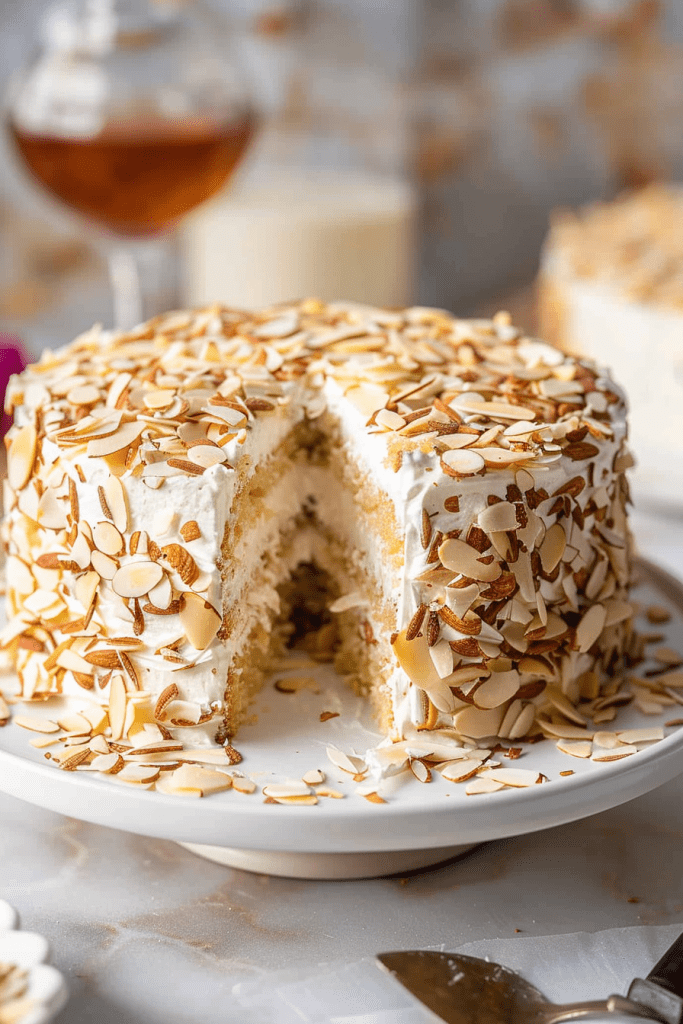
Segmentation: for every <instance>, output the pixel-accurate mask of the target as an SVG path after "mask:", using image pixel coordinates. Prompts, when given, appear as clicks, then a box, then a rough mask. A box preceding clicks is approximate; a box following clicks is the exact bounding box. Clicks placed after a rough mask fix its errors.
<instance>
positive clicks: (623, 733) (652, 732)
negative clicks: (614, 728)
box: [617, 725, 664, 743]
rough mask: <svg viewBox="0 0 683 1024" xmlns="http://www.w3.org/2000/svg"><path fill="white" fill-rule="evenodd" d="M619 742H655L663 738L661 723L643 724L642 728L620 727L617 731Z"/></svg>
mask: <svg viewBox="0 0 683 1024" xmlns="http://www.w3.org/2000/svg"><path fill="white" fill-rule="evenodd" d="M617 736H618V737H619V740H620V742H621V743H655V742H657V741H658V740H663V739H664V729H663V728H662V726H661V725H653V726H649V727H647V726H645V727H644V728H642V729H622V730H620V731H618V732H617Z"/></svg>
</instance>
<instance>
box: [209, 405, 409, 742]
mask: <svg viewBox="0 0 683 1024" xmlns="http://www.w3.org/2000/svg"><path fill="white" fill-rule="evenodd" d="M361 458H362V457H361V454H360V452H359V451H353V449H352V448H351V443H350V439H349V438H347V439H346V445H345V444H344V438H343V433H342V429H341V424H340V423H339V421H338V420H337V419H336V417H335V416H334V415H333V414H331V413H330V412H329V411H328V412H325V413H324V414H322V416H321V417H319V418H318V419H317V420H314V421H302V422H300V423H299V424H298V425H297V426H296V427H295V428H294V429H293V430H292V431H291V432H290V433H288V434H287V435H286V436H285V438H284V439H283V442H282V444H281V445H280V446H279V447H278V448H277V449H276V450H275V451H273V452H272V453H271V454H270V455H269V456H268V457H267V458H266V459H265V460H264V462H263V463H262V464H260V465H258V466H256V467H254V468H253V469H252V467H249V468H245V471H244V473H243V477H242V481H243V482H242V484H241V486H239V485H238V490H237V494H236V497H235V499H234V502H233V505H232V507H231V509H230V513H231V514H230V522H231V524H232V525H231V526H228V527H226V530H225V535H224V539H223V544H222V552H221V553H222V574H223V580H224V587H223V593H224V599H223V627H222V631H221V634H220V635H221V637H222V638H223V639H224V641H225V643H226V644H227V645H228V647H230V648H233V650H234V654H233V655H232V657H231V660H230V668H229V670H228V674H227V678H226V680H225V687H226V689H225V703H224V719H225V721H224V729H223V728H221V730H220V736H221V737H225V736H232V735H234V733H235V732H236V731H237V728H238V727H239V725H240V724H241V722H242V721H243V720H244V718H245V717H246V716H247V713H248V709H249V705H250V702H251V701H252V700H253V698H254V696H255V695H256V693H257V692H258V691H259V689H260V687H261V686H262V684H263V680H264V678H265V676H266V675H267V674H268V672H269V671H270V670H271V669H272V666H273V656H275V657H276V658H278V657H279V656H281V655H282V654H283V653H284V651H285V649H286V648H287V647H292V646H295V647H300V648H302V649H304V650H306V651H307V652H308V653H309V654H310V655H311V656H312V657H313V658H314V659H315V660H321V661H333V660H334V662H335V666H336V668H337V669H338V671H339V673H340V674H341V675H342V676H344V677H346V678H347V681H348V682H349V683H350V684H351V685H353V687H354V688H355V689H356V691H357V692H359V693H362V694H364V695H368V696H370V697H371V699H372V702H373V706H374V709H375V711H376V714H377V716H378V718H379V720H380V724H381V726H382V727H383V728H384V730H385V731H387V730H389V729H390V726H391V721H392V713H391V700H390V698H389V695H388V692H387V681H388V679H389V676H390V675H391V672H392V668H393V665H394V658H393V656H392V652H391V644H390V642H389V640H390V637H391V635H392V632H393V631H394V628H395V623H396V621H397V611H398V601H397V594H398V593H399V588H400V569H401V567H402V565H403V545H402V543H401V532H400V530H399V528H398V524H397V521H396V515H395V511H394V508H393V506H392V504H391V502H390V501H389V500H388V498H387V497H386V495H383V494H382V493H381V492H380V490H379V489H378V487H377V485H376V484H373V482H372V480H371V479H370V476H369V473H368V471H367V469H364V468H363V466H362V462H361ZM236 565H238V566H239V572H240V582H239V583H238V584H237V585H236V581H235V566H236ZM330 607H331V609H332V610H330Z"/></svg>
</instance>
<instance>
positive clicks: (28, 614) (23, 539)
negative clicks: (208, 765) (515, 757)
mask: <svg viewBox="0 0 683 1024" xmlns="http://www.w3.org/2000/svg"><path fill="white" fill-rule="evenodd" d="M7 403H8V409H9V411H10V412H11V413H12V414H13V416H14V426H13V427H12V429H11V431H10V433H9V435H8V438H7V445H8V479H7V485H6V493H5V520H4V527H3V536H4V542H5V546H6V549H7V553H8V563H7V565H8V571H7V607H8V614H9V622H8V625H7V626H6V627H5V629H4V630H3V631H2V635H1V637H0V639H1V641H2V644H3V645H4V647H5V648H6V650H8V651H9V653H10V655H11V657H12V659H13V662H14V664H15V666H16V670H17V673H18V677H19V680H20V684H21V696H22V697H23V698H24V699H26V700H44V699H46V698H47V697H49V696H50V695H53V694H72V695H74V694H75V695H79V696H81V697H82V698H83V700H84V706H85V707H86V709H87V715H88V716H89V717H90V719H93V720H97V721H98V723H99V725H98V726H96V727H99V728H108V727H109V726H110V727H111V735H112V737H113V739H114V740H119V741H120V742H122V743H132V744H134V745H138V746H139V745H142V746H148V747H149V745H150V744H152V745H153V744H155V743H158V742H161V741H163V740H168V739H169V738H175V739H176V740H177V739H178V738H181V739H182V740H183V742H186V743H189V744H191V745H192V746H193V747H197V746H200V745H202V744H212V743H214V742H218V743H222V744H226V743H229V741H230V739H231V738H232V737H233V736H234V734H235V732H236V731H237V729H238V728H239V725H240V722H241V721H243V720H244V718H245V716H246V714H247V711H248V707H249V702H250V701H251V699H252V698H253V696H254V694H255V693H256V692H257V691H258V689H259V688H260V687H261V686H262V684H263V681H264V678H265V677H266V675H267V673H268V671H269V669H270V668H271V667H272V658H273V657H274V656H278V655H279V654H280V653H281V651H282V649H283V647H284V646H286V645H287V644H290V645H291V644H295V643H301V644H303V645H304V646H305V647H306V649H307V650H308V651H309V653H310V654H311V656H312V657H314V658H319V659H323V660H324V659H328V660H331V659H333V658H334V659H335V661H336V665H337V668H338V669H339V671H340V672H341V673H342V674H344V675H345V676H346V677H347V679H348V681H349V683H350V684H351V685H353V686H354V687H355V688H356V689H357V690H358V692H359V693H362V694H366V695H367V696H368V698H369V699H370V700H371V701H372V702H373V705H374V708H375V710H376V714H377V718H378V721H379V723H380V724H381V727H382V729H383V730H384V732H385V733H386V735H387V736H389V737H390V738H392V739H396V740H398V739H401V738H405V737H409V736H411V735H415V733H416V731H423V730H445V731H447V732H448V734H449V735H451V736H453V735H454V734H456V735H457V736H460V737H463V738H466V739H472V740H475V741H476V740H480V739H481V738H484V737H501V738H507V739H510V738H515V739H518V738H522V737H534V736H539V735H541V733H547V734H548V735H553V734H554V732H553V730H554V725H553V723H554V722H556V721H557V716H558V715H559V716H561V717H562V720H563V721H564V722H565V725H566V717H567V716H568V717H569V719H570V720H572V719H573V720H575V721H576V722H577V723H579V724H581V723H583V722H585V720H586V719H585V713H586V712H591V711H594V710H595V708H596V706H597V704H598V702H599V701H600V700H602V699H604V697H605V696H606V695H609V694H611V693H613V692H614V691H615V690H616V689H618V686H619V681H618V680H619V674H620V671H621V669H622V667H623V664H624V662H625V659H626V658H627V657H628V654H629V650H630V647H631V645H632V643H633V633H632V626H631V616H632V608H631V606H630V604H629V603H628V587H629V570H630V546H629V535H628V528H627V521H626V503H627V500H628V486H627V483H626V479H625V476H624V471H625V470H626V469H627V468H628V466H629V465H630V461H631V460H630V455H629V453H628V451H627V449H626V446H625V437H626V420H625V414H626V409H625V402H624V398H623V395H622V393H621V391H620V390H619V388H618V387H617V386H616V385H615V384H614V383H613V381H612V380H610V379H609V378H608V377H607V376H606V375H605V374H604V372H602V371H601V370H599V369H598V368H596V367H595V366H594V365H593V364H591V363H590V362H588V361H587V360H584V359H576V358H573V357H571V356H568V355H565V354H563V353H562V352H560V351H558V350H557V349H555V348H552V347H550V346H549V345H547V344H545V343H543V342H541V341H539V340H537V339H534V338H530V337H527V336H526V335H525V334H524V333H523V332H522V331H520V330H518V329H516V328H515V327H513V326H512V325H511V323H510V318H509V316H508V315H507V314H504V313H501V314H499V315H497V316H496V317H494V319H493V320H459V319H456V318H455V317H453V316H451V315H450V314H448V313H445V312H443V311H440V310H433V309H425V308H412V309H406V310H401V311H387V310H381V309H375V308H370V307H367V306H359V305H357V304H353V303H347V302H336V303H331V304H323V303H321V302H319V301H317V300H307V301H303V302H299V303H290V304H284V305H280V306H278V307H275V308H270V309H265V310H261V311H259V312H250V313H247V312H240V311H235V310H230V309H224V308H219V307H213V308H209V309H204V310H199V311H191V312H173V313H169V314H167V315H164V316H161V317H159V318H157V319H155V320H152V321H150V322H149V323H147V324H143V325H142V326H140V327H138V328H136V329H135V330H134V331H132V332H130V333H112V332H107V331H103V330H101V329H100V328H99V327H96V328H94V329H93V330H91V331H88V332H87V333H86V334H83V335H82V336H80V337H79V338H77V339H76V340H75V341H74V342H73V343H72V344H71V345H68V346H66V347H65V348H63V349H60V350H59V351H57V352H54V353H52V352H46V353H45V354H44V355H43V357H42V359H41V361H40V362H39V363H37V364H35V365H33V366H31V367H29V369H28V370H26V371H25V372H24V373H23V374H21V375H19V376H17V377H15V378H13V381H12V383H11V386H10V388H9V391H8V396H7Z"/></svg>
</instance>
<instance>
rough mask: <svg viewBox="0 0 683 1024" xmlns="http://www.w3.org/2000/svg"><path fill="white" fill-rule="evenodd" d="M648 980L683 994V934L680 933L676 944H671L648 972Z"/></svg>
mask: <svg viewBox="0 0 683 1024" xmlns="http://www.w3.org/2000/svg"><path fill="white" fill-rule="evenodd" d="M647 980H648V981H652V982H654V983H655V985H659V986H660V987H661V988H665V989H668V991H669V992H673V994H674V995H676V996H683V935H679V936H678V938H677V939H676V941H675V942H674V944H673V945H672V946H669V948H668V949H667V951H666V953H665V954H664V956H663V957H662V958H661V960H659V961H658V962H657V963H656V964H655V966H654V967H653V968H652V970H651V971H650V973H649V974H648V976H647Z"/></svg>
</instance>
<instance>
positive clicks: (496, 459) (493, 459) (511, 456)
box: [477, 448, 534, 469]
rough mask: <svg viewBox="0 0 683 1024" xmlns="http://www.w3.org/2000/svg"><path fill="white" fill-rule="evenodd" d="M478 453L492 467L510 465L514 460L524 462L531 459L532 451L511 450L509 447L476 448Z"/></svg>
mask: <svg viewBox="0 0 683 1024" xmlns="http://www.w3.org/2000/svg"><path fill="white" fill-rule="evenodd" d="M477 451H478V453H479V454H480V455H481V457H482V459H483V460H484V462H485V463H486V465H487V466H490V467H491V468H493V469H497V468H502V467H504V466H511V465H513V463H516V462H526V461H527V460H528V459H533V457H534V452H532V451H521V452H519V451H513V450H512V449H511V448H478V449H477Z"/></svg>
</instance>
